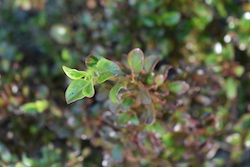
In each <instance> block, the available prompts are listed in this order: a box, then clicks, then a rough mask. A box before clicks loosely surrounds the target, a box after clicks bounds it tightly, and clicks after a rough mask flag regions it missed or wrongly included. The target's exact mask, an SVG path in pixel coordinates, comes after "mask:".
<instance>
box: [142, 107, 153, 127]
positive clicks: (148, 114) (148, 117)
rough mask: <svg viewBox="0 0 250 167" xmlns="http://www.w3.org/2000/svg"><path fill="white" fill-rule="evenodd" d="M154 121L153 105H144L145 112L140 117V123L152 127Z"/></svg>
mask: <svg viewBox="0 0 250 167" xmlns="http://www.w3.org/2000/svg"><path fill="white" fill-rule="evenodd" d="M154 120H155V109H154V106H153V104H146V105H145V110H143V113H142V115H141V117H140V122H141V123H144V124H148V125H152V124H153V123H154Z"/></svg>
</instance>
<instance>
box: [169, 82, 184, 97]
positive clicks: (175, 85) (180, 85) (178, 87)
mask: <svg viewBox="0 0 250 167" xmlns="http://www.w3.org/2000/svg"><path fill="white" fill-rule="evenodd" d="M168 89H169V90H170V92H172V93H176V94H178V95H180V94H183V93H185V92H186V91H188V90H189V84H187V83H186V82H184V81H175V82H170V83H168Z"/></svg>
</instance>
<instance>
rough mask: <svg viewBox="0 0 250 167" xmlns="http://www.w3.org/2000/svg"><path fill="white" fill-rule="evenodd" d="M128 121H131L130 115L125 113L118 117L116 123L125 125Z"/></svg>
mask: <svg viewBox="0 0 250 167" xmlns="http://www.w3.org/2000/svg"><path fill="white" fill-rule="evenodd" d="M130 119H131V115H130V113H127V112H125V113H122V114H121V115H119V117H118V119H117V122H118V123H121V124H126V123H127V122H128V121H129V120H130Z"/></svg>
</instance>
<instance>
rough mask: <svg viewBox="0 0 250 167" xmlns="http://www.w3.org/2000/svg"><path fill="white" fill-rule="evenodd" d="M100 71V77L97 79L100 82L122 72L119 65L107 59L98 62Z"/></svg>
mask: <svg viewBox="0 0 250 167" xmlns="http://www.w3.org/2000/svg"><path fill="white" fill-rule="evenodd" d="M96 67H97V69H98V72H99V77H98V79H97V82H98V83H102V82H104V81H106V80H108V79H109V78H111V77H113V76H116V75H117V74H118V73H119V72H120V68H119V66H118V65H117V64H116V63H114V62H112V61H109V60H107V59H101V60H99V61H98V62H97V65H96Z"/></svg>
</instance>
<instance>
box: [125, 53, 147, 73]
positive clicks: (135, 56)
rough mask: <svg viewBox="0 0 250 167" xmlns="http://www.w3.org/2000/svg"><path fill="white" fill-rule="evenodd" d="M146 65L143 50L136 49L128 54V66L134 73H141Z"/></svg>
mask: <svg viewBox="0 0 250 167" xmlns="http://www.w3.org/2000/svg"><path fill="white" fill-rule="evenodd" d="M143 64H144V54H143V52H142V50H141V49H139V48H136V49H133V50H132V51H130V52H129V54H128V65H129V67H130V69H131V71H132V72H134V73H139V72H140V71H141V70H142V68H143Z"/></svg>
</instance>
